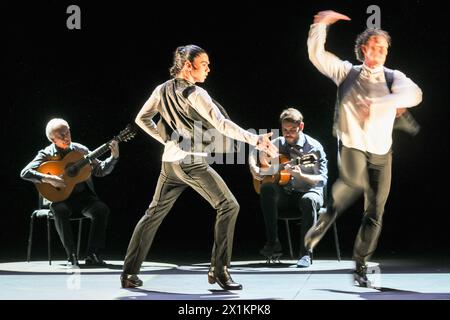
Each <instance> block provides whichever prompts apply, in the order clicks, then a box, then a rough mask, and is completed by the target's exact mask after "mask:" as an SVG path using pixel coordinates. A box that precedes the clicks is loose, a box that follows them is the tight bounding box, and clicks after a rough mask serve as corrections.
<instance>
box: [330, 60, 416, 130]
mask: <svg viewBox="0 0 450 320" xmlns="http://www.w3.org/2000/svg"><path fill="white" fill-rule="evenodd" d="M361 69H362V68H361V66H353V67H352V68H351V69H350V72H349V73H348V75H347V77H346V78H345V79H344V80H343V81H342V82H341V84H340V85H339V86H338V90H337V95H336V104H335V109H334V124H333V134H334V135H335V136H336V128H337V123H338V118H339V106H340V104H341V102H342V101H343V100H344V98H345V96H346V95H347V94H348V93H349V92H350V90H351V88H352V87H353V85H354V84H355V81H356V80H357V79H358V77H359V74H360V73H361ZM384 77H385V79H386V85H387V87H388V89H389V92H390V93H392V84H393V82H394V71H393V70H391V69H388V68H386V67H384ZM394 130H403V131H405V132H407V133H409V134H410V135H412V136H415V135H416V134H417V133H419V130H420V125H419V124H418V123H417V122H416V120H415V119H414V118H413V116H412V115H411V113H410V112H409V111H408V110H406V111H405V112H404V113H403V114H402V115H401V116H400V117H398V118H395V122H394Z"/></svg>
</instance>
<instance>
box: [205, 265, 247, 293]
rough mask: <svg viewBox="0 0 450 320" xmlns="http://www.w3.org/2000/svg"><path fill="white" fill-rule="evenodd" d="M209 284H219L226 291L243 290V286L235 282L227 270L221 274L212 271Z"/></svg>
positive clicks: (209, 274)
mask: <svg viewBox="0 0 450 320" xmlns="http://www.w3.org/2000/svg"><path fill="white" fill-rule="evenodd" d="M208 282H209V283H210V284H214V283H216V282H217V284H218V285H219V286H220V287H221V288H222V289H224V290H242V284H240V283H236V282H234V281H233V279H232V278H231V276H230V274H229V273H228V271H227V270H225V271H224V272H222V273H221V274H214V271H213V270H212V269H210V270H209V271H208Z"/></svg>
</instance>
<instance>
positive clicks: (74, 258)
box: [67, 253, 80, 267]
mask: <svg viewBox="0 0 450 320" xmlns="http://www.w3.org/2000/svg"><path fill="white" fill-rule="evenodd" d="M67 264H68V265H70V266H72V267H79V266H80V263H79V262H78V258H77V254H76V253H71V254H70V256H69V258H68V259H67Z"/></svg>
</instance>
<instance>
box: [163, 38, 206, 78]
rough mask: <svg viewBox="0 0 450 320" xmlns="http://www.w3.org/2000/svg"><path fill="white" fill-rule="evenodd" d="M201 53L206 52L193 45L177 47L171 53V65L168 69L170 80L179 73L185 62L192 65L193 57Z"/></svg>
mask: <svg viewBox="0 0 450 320" xmlns="http://www.w3.org/2000/svg"><path fill="white" fill-rule="evenodd" d="M202 53H206V51H205V50H203V49H202V48H200V47H199V46H196V45H194V44H189V45H186V46H181V47H178V48H177V49H176V50H175V52H174V53H173V65H172V67H171V68H170V69H169V71H170V75H171V76H172V78H175V77H176V76H177V75H178V74H179V73H180V72H181V70H182V69H183V66H184V64H185V63H186V61H189V62H191V63H193V62H194V59H195V57H197V56H199V55H200V54H202Z"/></svg>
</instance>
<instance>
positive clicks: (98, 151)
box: [76, 139, 114, 168]
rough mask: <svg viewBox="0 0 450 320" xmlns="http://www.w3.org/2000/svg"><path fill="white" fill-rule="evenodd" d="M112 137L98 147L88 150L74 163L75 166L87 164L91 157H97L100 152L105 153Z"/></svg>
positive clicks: (80, 166)
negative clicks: (88, 151) (81, 158)
mask: <svg viewBox="0 0 450 320" xmlns="http://www.w3.org/2000/svg"><path fill="white" fill-rule="evenodd" d="M113 140H114V139H112V140H110V141H108V142H106V143H104V144H102V145H101V146H100V147H98V148H97V149H95V150H94V151H92V152H90V153H89V154H88V155H86V156H85V158H84V159H83V160H81V161H79V162H78V163H77V164H76V167H78V168H82V167H84V166H85V165H87V164H89V163H90V162H91V160H92V159H95V158H98V157H100V156H101V155H102V154H104V153H106V152H107V151H108V150H110V149H109V146H110V144H111V142H112V141H113Z"/></svg>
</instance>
